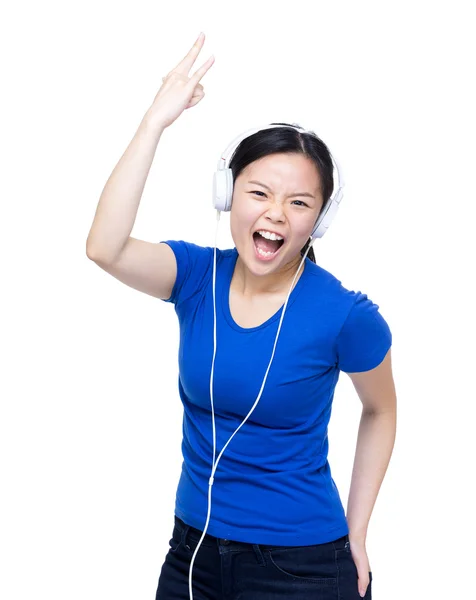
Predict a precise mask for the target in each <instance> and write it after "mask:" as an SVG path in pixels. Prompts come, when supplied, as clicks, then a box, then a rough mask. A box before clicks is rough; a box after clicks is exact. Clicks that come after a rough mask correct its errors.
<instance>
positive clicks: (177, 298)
mask: <svg viewBox="0 0 476 600" xmlns="http://www.w3.org/2000/svg"><path fill="white" fill-rule="evenodd" d="M162 243H164V244H167V245H168V246H170V248H171V249H172V251H173V253H174V254H175V260H176V261H177V277H176V279H175V284H174V287H173V288H172V293H171V295H170V298H167V299H163V301H164V302H171V303H172V304H175V306H177V305H178V304H181V303H182V302H184V301H185V300H188V299H189V298H191V297H192V296H193V295H194V294H195V293H196V292H198V291H199V290H201V289H202V288H203V286H204V285H205V284H206V282H207V281H208V277H209V276H210V273H211V268H212V260H213V249H212V248H208V247H207V248H204V247H202V246H197V245H196V244H193V243H191V242H185V241H183V240H180V241H178V240H164V241H163V242H162Z"/></svg>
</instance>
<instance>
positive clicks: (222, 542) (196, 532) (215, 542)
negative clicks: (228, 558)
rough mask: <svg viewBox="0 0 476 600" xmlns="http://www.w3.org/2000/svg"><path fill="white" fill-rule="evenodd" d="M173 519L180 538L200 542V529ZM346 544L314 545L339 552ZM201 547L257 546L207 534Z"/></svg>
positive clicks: (345, 540)
mask: <svg viewBox="0 0 476 600" xmlns="http://www.w3.org/2000/svg"><path fill="white" fill-rule="evenodd" d="M174 519H175V526H176V527H177V529H178V530H179V531H180V533H181V535H182V537H184V538H186V537H187V536H188V535H192V536H193V538H194V539H195V541H197V542H198V540H200V538H201V537H202V534H203V531H200V529H197V528H196V527H192V526H191V525H187V524H186V523H184V522H183V521H182V519H180V518H179V517H177V515H174ZM348 542H349V536H348V535H344V536H343V537H341V538H338V539H336V540H333V541H331V542H326V543H324V544H316V545H319V546H326V545H331V546H332V547H333V549H334V550H341V549H343V548H345V547H346V544H347V543H348ZM202 545H206V546H214V547H217V546H218V547H226V548H227V549H229V550H231V549H234V550H240V549H242V550H251V549H255V548H256V546H258V544H252V543H248V542H237V541H236V540H229V539H224V538H217V537H215V536H213V535H210V534H209V533H206V534H205V537H204V538H203V542H202ZM259 547H260V548H261V550H270V549H272V548H290V547H292V546H289V545H286V546H282V545H281V546H280V545H276V544H274V545H270V544H259Z"/></svg>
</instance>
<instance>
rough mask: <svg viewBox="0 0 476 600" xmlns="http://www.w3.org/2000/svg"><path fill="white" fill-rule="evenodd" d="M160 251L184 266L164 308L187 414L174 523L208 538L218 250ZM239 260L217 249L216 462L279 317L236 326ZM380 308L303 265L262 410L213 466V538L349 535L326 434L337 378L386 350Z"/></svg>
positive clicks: (263, 540) (177, 245) (248, 403)
mask: <svg viewBox="0 0 476 600" xmlns="http://www.w3.org/2000/svg"><path fill="white" fill-rule="evenodd" d="M165 243H167V244H168V245H169V246H170V247H171V248H172V250H173V252H174V254H175V257H176V260H177V279H176V282H175V285H174V287H173V290H172V295H171V296H170V298H168V299H167V300H165V301H166V302H172V303H173V304H174V305H175V311H176V313H177V316H178V319H179V324H180V345H179V356H178V363H179V365H178V366H179V378H178V386H179V394H180V398H181V400H182V403H183V407H184V416H183V442H182V453H183V459H184V460H183V463H182V473H181V477H180V481H179V484H178V489H177V494H176V503H175V514H176V515H177V516H178V517H180V518H181V519H182V520H183V521H184V522H185V523H187V524H188V525H191V526H192V527H196V528H198V529H200V530H202V531H203V529H204V528H205V523H206V517H207V507H208V481H209V478H210V475H211V468H212V460H213V437H212V435H213V433H212V413H211V400H210V371H211V366H212V358H213V292H212V285H213V279H212V277H213V251H214V249H213V248H212V247H206V248H205V247H201V246H197V245H195V244H193V243H190V242H185V241H165ZM237 257H238V252H237V250H236V248H233V249H227V250H220V249H218V248H217V267H216V314H217V351H216V357H215V372H214V385H213V401H214V411H215V426H216V440H217V445H216V457H218V455H219V453H220V452H221V450H222V448H223V446H224V445H225V444H226V442H227V441H228V439H229V438H230V436H231V435H232V434H233V432H234V431H235V430H236V428H237V427H238V426H239V425H240V423H241V422H242V421H243V419H244V418H245V417H246V415H247V414H248V413H249V411H250V409H251V407H252V406H253V404H254V403H255V400H256V398H257V396H258V393H259V391H260V389H261V385H262V382H263V378H264V375H265V372H266V369H267V367H268V363H269V360H270V358H271V353H272V350H273V345H274V340H275V338H276V332H277V328H278V324H279V319H280V317H281V313H282V307H281V308H280V309H279V310H278V311H277V312H276V313H275V314H274V315H273V316H272V317H271V318H269V319H268V320H267V321H265V322H264V323H263V324H261V325H259V326H258V327H250V328H243V327H240V326H239V325H238V324H237V323H235V321H234V320H233V317H232V315H231V313H230V307H229V302H228V297H229V290H230V282H231V279H232V275H233V272H234V267H235V263H236V260H237ZM378 308H379V307H378V305H376V304H373V303H372V301H371V300H369V299H368V297H367V295H366V294H362V293H361V292H353V291H349V290H347V289H345V288H344V287H343V286H342V285H341V282H340V281H339V280H338V279H336V278H335V277H334V276H333V275H332V274H331V273H329V272H328V271H326V270H325V269H323V268H322V267H320V266H318V265H316V264H315V263H313V262H312V261H311V260H310V259H309V258H306V261H305V268H304V271H303V273H302V275H301V276H300V278H299V279H298V281H297V283H296V284H295V286H294V289H293V290H292V292H291V295H290V298H289V301H288V304H287V307H286V311H285V314H284V319H283V322H282V325H281V331H280V333H279V338H278V342H277V345H276V351H275V355H274V359H273V362H272V364H271V368H270V370H269V373H268V378H267V380H266V384H265V387H264V390H263V393H262V395H261V398H260V400H259V402H258V405H257V406H256V408H255V410H254V411H253V413H252V414H251V416H250V417H249V419H248V420H247V421H246V423H245V424H244V425H243V427H242V428H241V429H240V430H239V431H238V433H237V434H236V435H235V437H234V438H233V439H232V440H231V442H230V444H229V445H228V446H227V448H226V450H225V452H224V453H223V456H222V457H221V458H220V461H219V463H218V466H217V470H216V473H215V480H214V484H213V487H212V508H211V516H210V522H209V525H208V529H207V533H209V534H210V535H213V536H215V537H219V538H226V539H230V540H235V541H241V542H248V543H255V544H273V545H279V546H305V545H311V544H321V543H325V542H329V541H332V540H335V539H338V538H339V537H342V536H343V535H345V534H347V533H348V532H349V529H348V524H347V520H346V516H345V511H344V508H343V505H342V502H341V498H340V496H339V492H338V490H337V487H336V485H335V483H334V480H333V478H332V475H331V470H330V466H329V462H328V460H327V454H328V437H327V426H328V422H329V419H330V415H331V406H332V400H333V396H334V389H335V386H336V383H337V381H338V379H339V373H340V371H345V372H357V371H367V370H369V369H372V368H374V367H376V366H377V365H378V364H380V362H381V361H382V360H383V358H384V357H385V355H386V353H387V351H388V349H389V348H390V346H391V343H392V335H391V332H390V329H389V326H388V325H387V322H386V321H385V320H384V318H383V317H382V316H381V314H380V313H379V312H378ZM216 457H215V460H216Z"/></svg>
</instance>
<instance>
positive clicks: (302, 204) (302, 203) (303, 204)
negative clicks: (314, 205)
mask: <svg viewBox="0 0 476 600" xmlns="http://www.w3.org/2000/svg"><path fill="white" fill-rule="evenodd" d="M293 202H300V203H301V204H299V206H308V205H307V204H306V203H305V202H303V201H302V200H293Z"/></svg>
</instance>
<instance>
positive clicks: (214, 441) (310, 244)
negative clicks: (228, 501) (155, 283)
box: [188, 210, 315, 600]
mask: <svg viewBox="0 0 476 600" xmlns="http://www.w3.org/2000/svg"><path fill="white" fill-rule="evenodd" d="M219 221H220V211H219V210H217V227H216V231H215V248H214V252H213V359H212V369H211V373H210V401H211V406H212V427H213V463H212V472H211V476H210V479H209V480H208V511H207V519H206V522H205V527H204V530H203V532H202V536H201V538H200V540H199V542H198V544H197V547H196V548H195V552H194V554H193V556H192V560H191V562H190V571H189V581H188V587H189V595H190V600H193V592H192V570H193V563H194V562H195V557H196V555H197V552H198V550H199V548H200V545H201V543H202V541H203V539H204V537H205V535H206V532H207V529H208V523H209V521H210V513H211V508H212V486H213V482H214V475H215V471H216V468H217V466H218V462H219V460H220V458H221V457H222V455H223V453H224V452H225V449H226V447H227V446H228V444H229V443H230V442H231V440H232V439H233V437H234V436H235V434H236V433H238V431H239V430H240V429H241V427H243V425H244V424H245V423H246V421H247V420H248V418H249V417H250V415H251V413H252V412H253V411H254V409H255V408H256V406H257V404H258V402H259V400H260V398H261V394H262V392H263V389H264V385H265V383H266V379H267V377H268V372H269V369H270V367H271V363H272V362H273V358H274V352H275V350H276V344H277V342H278V337H279V332H280V330H281V324H282V322H283V317H284V312H285V310H286V306H287V304H288V300H289V296H290V295H291V292H292V290H293V287H294V282H295V281H296V277H297V276H298V273H299V271H300V270H301V266H302V264H303V263H304V261H305V260H306V256H307V254H308V252H309V250H310V249H311V247H312V245H313V243H314V241H315V238H314V239H312V240H311V241H310V243H309V246H308V247H307V249H306V252H305V253H304V256H303V257H302V260H301V262H300V264H299V267H298V270H297V271H296V274H295V275H294V279H293V281H292V283H291V287H290V288H289V292H288V295H287V297H286V301H285V303H284V306H283V312H282V313H281V318H280V320H279V325H278V331H277V333H276V338H275V340H274V346H273V352H272V354H271V359H270V361H269V364H268V368H267V369H266V373H265V375H264V379H263V383H262V384H261V389H260V391H259V394H258V397H257V398H256V400H255V403H254V404H253V406H252V407H251V410H250V411H249V413H248V414H247V415H246V417H245V418H244V420H243V422H242V423H241V425H239V427H237V429H236V430H235V432H234V433H233V434H232V435H231V437H230V438H229V440H228V441H227V443H226V444H225V445H224V446H223V449H222V451H221V452H220V454H219V456H218V458H217V460H216V463H215V454H216V430H215V409H214V405H213V374H214V368H215V356H216V348H217V339H216V298H215V283H216V250H217V239H218V222H219Z"/></svg>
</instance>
